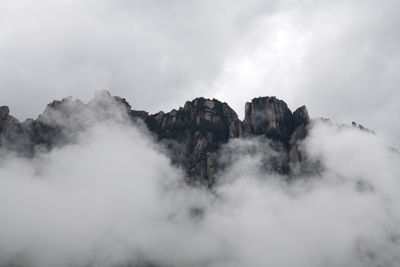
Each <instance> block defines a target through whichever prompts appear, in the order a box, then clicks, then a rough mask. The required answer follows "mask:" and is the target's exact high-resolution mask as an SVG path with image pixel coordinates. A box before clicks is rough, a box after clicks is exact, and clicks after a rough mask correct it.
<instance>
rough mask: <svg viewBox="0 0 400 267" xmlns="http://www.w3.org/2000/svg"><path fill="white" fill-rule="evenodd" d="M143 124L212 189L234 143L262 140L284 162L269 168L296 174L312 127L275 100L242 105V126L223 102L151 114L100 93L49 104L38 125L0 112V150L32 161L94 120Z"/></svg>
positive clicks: (193, 178) (301, 112) (199, 101)
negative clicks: (224, 150)
mask: <svg viewBox="0 0 400 267" xmlns="http://www.w3.org/2000/svg"><path fill="white" fill-rule="evenodd" d="M104 120H112V121H121V122H126V120H130V121H132V122H138V121H143V122H144V124H145V125H146V126H147V128H148V130H149V131H150V132H151V133H153V134H154V135H155V137H156V139H157V140H158V142H160V144H162V145H164V146H165V147H166V148H167V151H168V153H169V155H170V158H171V162H172V163H173V164H175V165H178V166H180V167H182V168H183V169H184V170H185V171H186V174H187V180H188V182H190V183H193V184H203V185H207V186H211V185H212V184H214V183H215V178H216V175H217V173H218V171H220V170H222V169H223V168H224V164H223V163H221V161H219V160H218V159H219V154H218V153H219V150H220V148H221V146H222V145H223V144H226V143H227V142H228V141H229V140H230V139H232V138H251V137H256V136H263V137H265V138H268V139H269V140H272V144H273V147H272V148H271V149H277V150H279V151H281V152H283V155H284V156H283V157H280V158H279V160H275V162H272V163H271V166H272V171H274V172H278V173H280V174H283V175H287V176H293V175H300V174H301V173H302V170H303V169H304V167H303V166H302V165H303V164H302V161H303V156H302V154H301V151H300V149H299V146H298V144H299V142H300V141H301V140H303V139H304V138H305V137H306V136H307V129H308V125H309V123H310V118H309V116H308V112H307V108H306V107H305V106H302V107H300V108H298V109H297V110H296V111H295V112H293V113H292V111H291V110H290V109H289V108H288V106H287V104H286V103H285V102H284V101H282V100H279V99H277V98H275V97H259V98H254V99H253V100H252V101H251V102H248V103H246V106H245V118H244V120H243V122H242V121H241V120H239V119H238V116H237V114H236V112H235V111H234V110H233V109H231V108H230V107H229V105H228V104H227V103H223V102H220V101H218V100H216V99H205V98H202V97H201V98H196V99H194V100H192V101H187V102H186V103H185V105H184V106H183V107H180V108H179V109H178V110H175V109H174V110H172V111H170V112H168V113H164V112H162V111H161V112H158V113H156V114H152V115H149V114H148V113H147V112H145V111H137V110H132V108H131V106H130V104H129V103H128V102H127V101H126V100H125V99H124V98H121V97H117V96H111V94H110V93H109V92H107V91H98V92H96V94H95V97H94V98H93V99H92V100H91V101H89V102H88V103H87V104H85V103H83V102H82V101H80V100H74V99H72V98H71V97H69V98H64V99H62V100H60V101H57V100H56V101H53V102H52V103H50V104H48V105H47V107H46V109H45V111H44V112H43V113H42V114H40V115H39V117H38V118H37V119H36V120H33V119H27V120H26V121H25V122H23V123H20V122H19V121H18V120H17V119H15V118H14V117H12V116H11V115H9V109H8V107H6V106H3V107H1V108H0V146H1V148H2V151H8V152H13V153H17V154H20V155H23V156H27V157H31V156H33V155H34V154H35V153H37V151H38V150H39V151H41V150H50V149H52V148H54V147H55V146H62V145H65V144H67V143H71V142H74V140H76V137H77V135H78V134H79V132H81V131H82V130H84V129H85V128H86V127H88V126H90V125H92V124H94V123H95V122H96V121H104Z"/></svg>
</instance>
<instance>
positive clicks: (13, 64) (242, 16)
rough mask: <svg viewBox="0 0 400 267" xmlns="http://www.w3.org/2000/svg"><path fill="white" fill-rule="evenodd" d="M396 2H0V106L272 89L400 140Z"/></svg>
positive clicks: (316, 111) (240, 103) (164, 105)
mask: <svg viewBox="0 0 400 267" xmlns="http://www.w3.org/2000/svg"><path fill="white" fill-rule="evenodd" d="M399 10H400V2H399V1H397V0H387V1H378V0H375V1H373V0H364V1H355V0H354V1H341V0H336V1H317V0H299V1H277V0H275V1H261V0H247V1H225V0H221V1H211V0H202V1H175V0H165V1H159V0H151V1H148V0H147V1H128V0H96V1H95V0H86V1H81V0H63V1H51V0H37V1H29V0H2V1H1V2H0V105H9V106H10V108H11V112H12V114H13V115H15V116H16V117H18V118H19V119H24V118H26V117H36V116H37V115H38V114H39V113H40V112H41V111H42V110H43V109H44V107H45V105H46V104H47V103H48V102H50V101H52V100H53V99H59V98H62V97H65V96H69V95H72V96H74V97H77V98H81V99H83V100H88V99H89V98H90V97H91V96H92V95H93V91H94V90H97V89H108V90H110V91H111V92H112V94H114V95H120V96H123V97H126V98H127V100H128V101H129V102H130V103H131V104H132V106H133V107H134V108H136V109H145V110H148V111H150V112H156V111H158V110H165V111H168V110H170V109H172V108H177V107H179V106H182V105H183V104H184V101H185V100H188V99H192V98H195V97H197V96H206V97H216V98H218V99H220V100H222V101H226V102H228V103H229V104H230V105H231V106H232V107H233V108H234V109H235V110H236V111H237V112H238V115H239V116H240V117H243V107H244V103H245V102H246V101H249V100H250V99H252V98H253V97H257V96H267V95H275V96H277V97H279V98H281V99H283V100H285V101H286V102H287V103H288V104H289V106H290V107H291V108H292V109H295V108H296V107H297V106H300V105H303V104H306V105H307V106H308V109H309V111H310V113H311V116H312V117H320V116H323V117H329V118H331V119H332V120H334V121H336V122H344V123H350V122H351V121H352V120H354V121H356V122H358V123H361V124H363V125H364V126H366V127H368V128H371V129H373V130H375V131H376V132H378V133H379V134H380V135H382V136H384V137H386V138H387V142H388V143H390V144H394V145H396V146H399V145H400V142H399V141H397V140H396V139H398V138H397V137H398V136H400V127H399V126H400V125H399V123H400V122H399V120H398V114H400V106H399V105H398V104H399V103H400V75H398V71H399V69H400V34H399V32H398V29H399V26H400V16H398V13H399Z"/></svg>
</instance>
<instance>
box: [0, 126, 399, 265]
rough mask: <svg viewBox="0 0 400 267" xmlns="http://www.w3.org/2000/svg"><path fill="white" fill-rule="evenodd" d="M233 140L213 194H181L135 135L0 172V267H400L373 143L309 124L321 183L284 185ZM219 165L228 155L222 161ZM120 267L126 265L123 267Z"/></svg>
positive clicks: (306, 146) (379, 151) (380, 150)
mask: <svg viewBox="0 0 400 267" xmlns="http://www.w3.org/2000/svg"><path fill="white" fill-rule="evenodd" d="M258 142H261V141H260V140H259V139H233V140H231V141H230V143H228V144H227V145H226V146H225V148H223V151H229V153H231V155H226V156H227V157H226V158H227V159H229V162H228V163H227V164H228V166H229V167H228V168H226V170H225V171H224V172H223V173H220V175H219V177H218V183H217V184H216V185H215V186H214V187H213V188H212V190H209V189H204V188H197V187H191V186H188V185H186V184H185V183H184V178H183V171H181V170H180V169H178V168H177V167H174V166H171V164H170V161H169V158H168V155H166V153H165V150H164V149H163V148H162V147H161V146H159V145H158V144H156V143H155V142H154V140H153V138H152V137H151V136H150V135H149V134H148V132H147V130H146V129H144V127H143V126H142V125H141V124H135V125H128V126H127V125H126V124H120V123H109V122H105V123H99V124H96V125H94V126H92V127H90V128H89V129H88V130H86V131H85V132H83V133H81V134H80V136H79V138H78V141H77V142H75V143H73V144H70V145H66V146H63V147H61V148H56V149H54V150H52V151H50V152H45V153H41V154H38V155H37V156H35V157H34V158H33V159H29V160H28V159H23V158H18V157H13V156H11V155H8V156H6V157H4V156H3V158H2V159H1V162H0V218H1V220H0V266H8V264H14V265H11V266H33V267H39V266H41V267H47V266H213V267H214V266H215V267H217V266H218V267H222V266H304V267H306V266H307V267H310V266H353V267H357V266H363V267H364V266H398V265H399V264H400V256H399V251H400V230H399V228H398V225H399V223H400V211H399V208H398V207H399V203H400V179H399V174H400V164H399V163H400V157H399V155H398V153H397V152H394V151H392V150H390V149H388V148H387V147H386V146H385V145H384V144H383V142H382V141H381V140H380V139H379V137H377V136H375V135H373V134H370V133H366V132H363V131H359V130H357V129H353V128H346V127H340V126H337V125H332V124H327V123H314V124H313V126H312V128H311V129H310V134H309V136H308V138H307V139H305V141H304V142H303V143H302V149H303V151H304V153H306V155H307V156H308V157H309V158H310V159H311V160H319V161H320V162H321V164H322V166H323V167H324V168H323V171H322V172H321V174H319V175H315V176H313V177H302V178H298V179H296V180H291V181H287V179H285V177H282V176H279V175H276V174H271V173H269V172H265V168H264V166H262V165H263V164H262V162H263V157H266V156H268V155H274V153H278V152H275V151H265V149H264V150H263V149H258V150H257V149H256V150H254V149H248V148H249V147H260V148H265V146H262V144H259V143H258ZM227 153H228V152H227ZM129 264H130V265H129Z"/></svg>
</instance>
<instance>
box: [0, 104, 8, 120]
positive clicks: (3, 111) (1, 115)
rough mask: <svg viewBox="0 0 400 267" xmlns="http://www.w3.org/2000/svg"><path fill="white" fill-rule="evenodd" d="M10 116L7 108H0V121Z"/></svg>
mask: <svg viewBox="0 0 400 267" xmlns="http://www.w3.org/2000/svg"><path fill="white" fill-rule="evenodd" d="M9 114H10V109H9V108H8V107H7V106H2V107H0V120H5V119H6V118H7V117H8V115H9Z"/></svg>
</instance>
